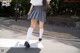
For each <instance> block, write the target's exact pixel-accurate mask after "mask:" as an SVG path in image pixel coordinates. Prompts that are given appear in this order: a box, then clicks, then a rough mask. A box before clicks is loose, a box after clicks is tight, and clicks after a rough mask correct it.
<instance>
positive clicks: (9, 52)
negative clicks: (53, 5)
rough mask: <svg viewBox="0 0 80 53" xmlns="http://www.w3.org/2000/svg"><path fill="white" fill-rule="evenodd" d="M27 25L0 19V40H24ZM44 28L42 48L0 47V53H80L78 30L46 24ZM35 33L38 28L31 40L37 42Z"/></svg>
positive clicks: (25, 22)
mask: <svg viewBox="0 0 80 53" xmlns="http://www.w3.org/2000/svg"><path fill="white" fill-rule="evenodd" d="M29 25H30V23H29V22H28V21H22V20H19V21H18V22H15V21H14V20H11V19H5V18H0V38H4V39H23V40H24V39H25V37H26V31H27V28H28V27H29ZM46 26H47V27H45V29H46V30H45V32H44V36H43V41H42V42H41V43H42V45H43V46H44V48H30V49H25V48H13V47H10V48H9V47H0V53H80V39H79V37H78V36H79V34H80V30H75V29H67V28H62V27H55V26H51V25H47V24H46ZM53 29H54V30H53ZM56 29H57V30H56ZM63 30H64V31H63ZM37 31H38V27H37V29H36V30H35V31H34V33H33V36H32V40H38V32H37ZM72 31H73V32H74V33H73V32H72ZM75 35H77V36H75ZM10 44H11V43H10ZM5 45H6V44H5Z"/></svg>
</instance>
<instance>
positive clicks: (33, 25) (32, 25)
mask: <svg viewBox="0 0 80 53" xmlns="http://www.w3.org/2000/svg"><path fill="white" fill-rule="evenodd" d="M36 24H37V20H36V19H31V26H30V27H32V28H33V29H35V27H36Z"/></svg>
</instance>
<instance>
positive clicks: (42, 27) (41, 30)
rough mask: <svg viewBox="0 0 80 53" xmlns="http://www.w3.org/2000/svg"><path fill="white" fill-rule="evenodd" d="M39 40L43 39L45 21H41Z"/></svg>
mask: <svg viewBox="0 0 80 53" xmlns="http://www.w3.org/2000/svg"><path fill="white" fill-rule="evenodd" d="M39 28H40V29H39V35H40V36H39V41H41V40H42V35H43V31H44V22H43V21H39Z"/></svg>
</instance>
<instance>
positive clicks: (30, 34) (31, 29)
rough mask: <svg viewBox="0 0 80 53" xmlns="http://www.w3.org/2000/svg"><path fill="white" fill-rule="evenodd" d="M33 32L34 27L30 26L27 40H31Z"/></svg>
mask: <svg viewBox="0 0 80 53" xmlns="http://www.w3.org/2000/svg"><path fill="white" fill-rule="evenodd" d="M32 32H33V28H32V27H30V28H28V31H27V36H26V41H29V40H30V38H31V36H32Z"/></svg>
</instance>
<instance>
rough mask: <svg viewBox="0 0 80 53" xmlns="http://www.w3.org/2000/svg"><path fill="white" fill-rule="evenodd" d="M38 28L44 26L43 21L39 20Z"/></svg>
mask: <svg viewBox="0 0 80 53" xmlns="http://www.w3.org/2000/svg"><path fill="white" fill-rule="evenodd" d="M39 28H40V29H43V28H44V22H43V21H39Z"/></svg>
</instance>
